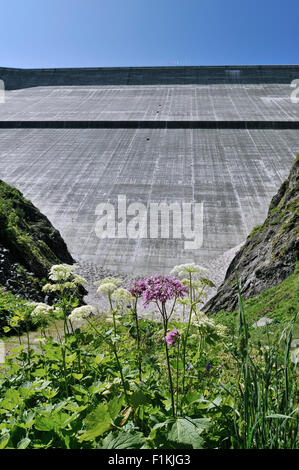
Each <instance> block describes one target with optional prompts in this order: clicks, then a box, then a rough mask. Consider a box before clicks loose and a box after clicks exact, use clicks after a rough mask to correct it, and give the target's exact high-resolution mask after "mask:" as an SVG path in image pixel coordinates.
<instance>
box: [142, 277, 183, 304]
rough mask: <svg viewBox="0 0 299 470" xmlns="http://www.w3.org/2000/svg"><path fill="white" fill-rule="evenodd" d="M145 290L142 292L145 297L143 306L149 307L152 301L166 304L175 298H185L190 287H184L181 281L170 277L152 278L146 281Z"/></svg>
mask: <svg viewBox="0 0 299 470" xmlns="http://www.w3.org/2000/svg"><path fill="white" fill-rule="evenodd" d="M144 284H145V289H144V291H143V292H142V295H143V297H144V299H145V300H144V302H143V305H144V306H146V305H148V304H149V303H150V302H151V301H156V302H161V303H162V304H165V303H166V302H167V301H168V300H171V299H173V298H175V299H177V298H184V296H185V294H186V293H188V292H189V288H188V286H183V285H182V283H181V281H179V280H178V279H174V278H173V277H169V276H164V277H163V276H152V277H149V278H147V279H146V280H145V281H144Z"/></svg>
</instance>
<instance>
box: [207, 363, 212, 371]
mask: <svg viewBox="0 0 299 470" xmlns="http://www.w3.org/2000/svg"><path fill="white" fill-rule="evenodd" d="M211 367H212V366H211V364H208V365H207V366H206V370H207V371H208V372H209V370H210V369H211Z"/></svg>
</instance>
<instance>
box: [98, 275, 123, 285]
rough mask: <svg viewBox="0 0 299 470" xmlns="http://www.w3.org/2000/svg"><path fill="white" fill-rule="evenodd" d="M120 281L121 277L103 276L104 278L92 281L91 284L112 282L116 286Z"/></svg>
mask: <svg viewBox="0 0 299 470" xmlns="http://www.w3.org/2000/svg"><path fill="white" fill-rule="evenodd" d="M122 282H123V281H122V280H121V279H118V278H116V277H105V278H104V279H101V280H99V281H96V282H94V283H93V285H94V286H96V287H99V286H101V285H103V284H108V283H109V284H110V283H112V284H115V285H116V286H117V287H118V286H120V285H121V284H122Z"/></svg>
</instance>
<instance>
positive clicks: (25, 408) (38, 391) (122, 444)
mask: <svg viewBox="0 0 299 470" xmlns="http://www.w3.org/2000/svg"><path fill="white" fill-rule="evenodd" d="M72 271H73V267H72V266H66V265H63V266H54V267H53V268H52V269H51V272H50V276H49V278H50V282H49V283H48V284H47V285H46V286H45V287H44V290H46V291H48V292H55V294H56V295H57V299H58V301H57V303H56V304H55V305H53V306H52V307H50V306H48V305H44V304H31V305H29V306H28V305H26V306H25V304H24V303H23V302H22V301H18V300H16V299H13V298H12V297H11V296H10V294H9V293H2V296H3V298H6V301H7V302H9V301H11V308H10V310H9V312H10V314H11V322H12V324H13V325H15V324H16V323H18V318H19V317H20V318H22V321H25V322H33V323H38V324H39V325H41V330H40V333H41V338H40V346H39V350H33V348H32V346H31V344H30V340H29V336H28V335H27V337H26V338H25V342H23V343H22V344H21V346H20V347H18V348H15V349H14V350H12V351H11V352H10V354H9V355H7V356H6V360H5V363H4V364H3V365H2V368H1V372H2V374H0V376H1V378H0V414H1V424H0V448H5V449H6V448H20V449H23V448H35V449H37V448H39V449H40V448H42V449H45V448H66V449H74V448H83V449H84V448H98V449H105V448H106V449H107V448H108V449H135V448H142V449H190V448H195V449H200V448H209V449H228V448H229V449H248V448H265V449H268V448H269V449H285V448H296V446H298V435H299V434H298V424H299V416H298V411H299V405H298V398H299V397H298V376H297V375H296V367H297V359H298V354H297V356H296V354H295V355H294V354H293V353H292V349H291V344H292V340H293V331H294V326H295V324H296V321H297V320H296V314H294V312H292V311H291V307H294V308H296V307H295V303H294V302H295V300H294V297H295V293H294V296H289V297H288V302H289V307H290V309H288V308H286V310H284V308H283V306H282V303H281V304H280V307H279V305H278V302H279V299H278V297H276V302H275V311H274V309H272V313H273V315H274V316H273V318H274V319H275V322H277V325H278V321H279V320H280V321H281V322H282V325H281V326H284V327H285V328H284V330H283V331H282V332H280V335H279V338H278V341H271V335H270V334H266V336H265V338H264V341H263V342H261V341H259V340H257V341H256V340H255V338H254V336H253V335H251V328H249V326H248V323H249V325H251V322H252V321H253V319H254V320H257V319H258V317H259V316H260V315H262V314H263V315H264V314H265V313H266V311H265V310H262V311H261V312H260V311H259V310H258V308H257V307H256V310H254V307H253V304H251V307H250V305H248V304H247V302H246V303H245V307H244V306H243V303H242V299H241V295H240V293H239V304H240V307H239V312H238V317H237V318H236V325H230V323H229V322H228V321H227V325H228V326H229V329H227V328H225V327H224V326H223V324H221V323H220V319H221V320H223V323H224V322H225V320H226V319H227V318H228V315H229V314H227V315H226V316H225V314H224V313H221V314H220V315H217V316H215V317H212V318H211V317H207V316H206V315H205V314H203V313H202V312H201V311H200V305H201V303H202V299H203V297H204V295H205V288H206V286H207V285H211V283H210V281H209V280H208V279H206V277H204V274H203V270H202V269H201V268H200V267H198V266H195V265H182V266H179V267H177V268H175V270H174V273H175V274H176V275H177V276H178V277H177V278H170V277H161V276H155V277H152V278H148V279H145V280H144V281H138V282H136V283H134V285H133V286H132V288H131V289H130V290H129V291H128V290H126V289H124V288H122V287H120V280H118V279H113V278H108V279H105V280H102V281H99V282H98V283H97V291H98V293H99V295H106V296H107V298H108V299H109V305H110V311H109V312H105V313H104V312H98V311H96V310H95V309H94V308H93V307H92V306H83V307H76V305H77V302H76V295H75V293H76V289H77V287H78V285H81V284H83V283H84V280H83V279H82V278H80V277H79V276H76V275H74V273H73V272H72ZM296 276H297V278H298V272H297V271H296ZM296 276H295V275H294V276H293V277H290V278H289V279H287V280H286V281H285V283H288V285H287V286H286V285H284V286H282V291H281V292H280V293H281V294H285V293H286V292H288V288H290V287H291V286H293V287H294V286H295V284H296V280H295V279H296ZM182 277H183V279H181V278H182ZM179 279H180V280H179ZM265 295H267V296H268V297H267V298H268V300H269V299H272V297H271V295H275V293H273V292H272V294H269V293H268V294H267V293H266V294H265ZM141 299H143V301H144V302H145V304H146V305H148V307H147V308H148V314H147V315H144V314H143V315H140V313H139V311H138V308H139V307H138V305H139V303H140V300H141ZM3 302H4V301H3ZM248 302H249V301H248ZM258 302H259V305H261V306H263V308H264V309H265V308H266V302H267V300H266V298H265V299H264V300H263V302H262V300H261V299H259V301H258ZM255 306H256V305H255ZM272 306H273V308H274V305H273V304H271V308H272ZM28 307H29V308H30V312H28ZM178 308H181V309H183V317H178V316H176V315H175V314H174V312H175V309H178ZM247 308H248V314H247ZM269 308H270V307H269V306H268V310H269ZM23 309H25V310H26V315H18V314H17V313H18V312H20V311H23ZM25 310H24V311H25ZM154 310H155V311H156V310H158V317H156V318H155V320H154V318H152V316H153V315H154ZM254 312H255V313H254ZM295 313H296V312H295ZM254 315H256V316H255V318H253V316H254ZM230 316H231V314H230ZM267 316H271V312H267ZM183 319H184V320H183ZM215 319H216V321H215ZM58 320H60V321H62V323H63V331H61V330H60V329H59V328H58V327H57V330H56V334H55V335H54V334H52V335H50V334H49V330H47V325H54V326H55V325H56V326H57V321H58ZM248 320H249V321H248ZM233 323H234V322H233ZM273 323H274V322H273ZM271 325H272V324H271ZM271 325H270V327H272V326H271ZM270 327H269V329H270ZM265 328H266V330H267V329H268V328H267V327H265ZM297 352H298V350H297Z"/></svg>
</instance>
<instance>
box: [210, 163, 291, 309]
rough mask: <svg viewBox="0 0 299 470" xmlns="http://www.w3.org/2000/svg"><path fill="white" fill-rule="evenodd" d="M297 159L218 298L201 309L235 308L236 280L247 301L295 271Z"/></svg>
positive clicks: (248, 239)
mask: <svg viewBox="0 0 299 470" xmlns="http://www.w3.org/2000/svg"><path fill="white" fill-rule="evenodd" d="M298 189H299V156H297V158H296V159H295V161H294V163H293V165H292V168H291V171H290V174H289V177H288V179H287V180H286V181H285V182H284V183H283V184H282V185H281V187H280V189H279V191H278V193H277V194H276V195H275V196H274V197H273V199H272V201H271V204H270V208H269V211H268V215H267V218H266V220H265V222H264V223H263V224H262V225H260V226H257V227H255V228H254V229H253V231H252V232H251V234H250V235H249V236H248V238H247V240H246V243H245V245H244V246H243V247H242V248H241V249H240V250H239V252H238V253H237V255H236V256H235V258H234V259H233V261H232V262H231V264H230V266H229V268H228V270H227V273H226V276H225V280H224V282H223V284H222V285H221V286H220V288H219V289H218V292H217V294H216V295H215V297H213V298H212V299H211V300H210V301H209V302H208V303H207V304H206V305H205V307H204V311H205V312H207V313H209V314H213V313H216V312H219V311H220V310H226V311H233V310H235V309H236V306H237V304H238V294H237V280H239V282H240V283H241V288H242V297H243V298H244V299H247V298H249V297H253V296H256V295H258V294H259V293H260V292H262V291H265V290H267V289H270V288H271V287H273V286H276V285H278V284H280V283H281V282H282V281H283V280H284V279H286V278H287V277H288V276H289V275H290V274H292V273H293V272H294V270H295V265H296V261H297V260H298V254H299V240H298V238H299V233H298V232H299V230H298V227H299V224H298V221H299V198H298Z"/></svg>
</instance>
